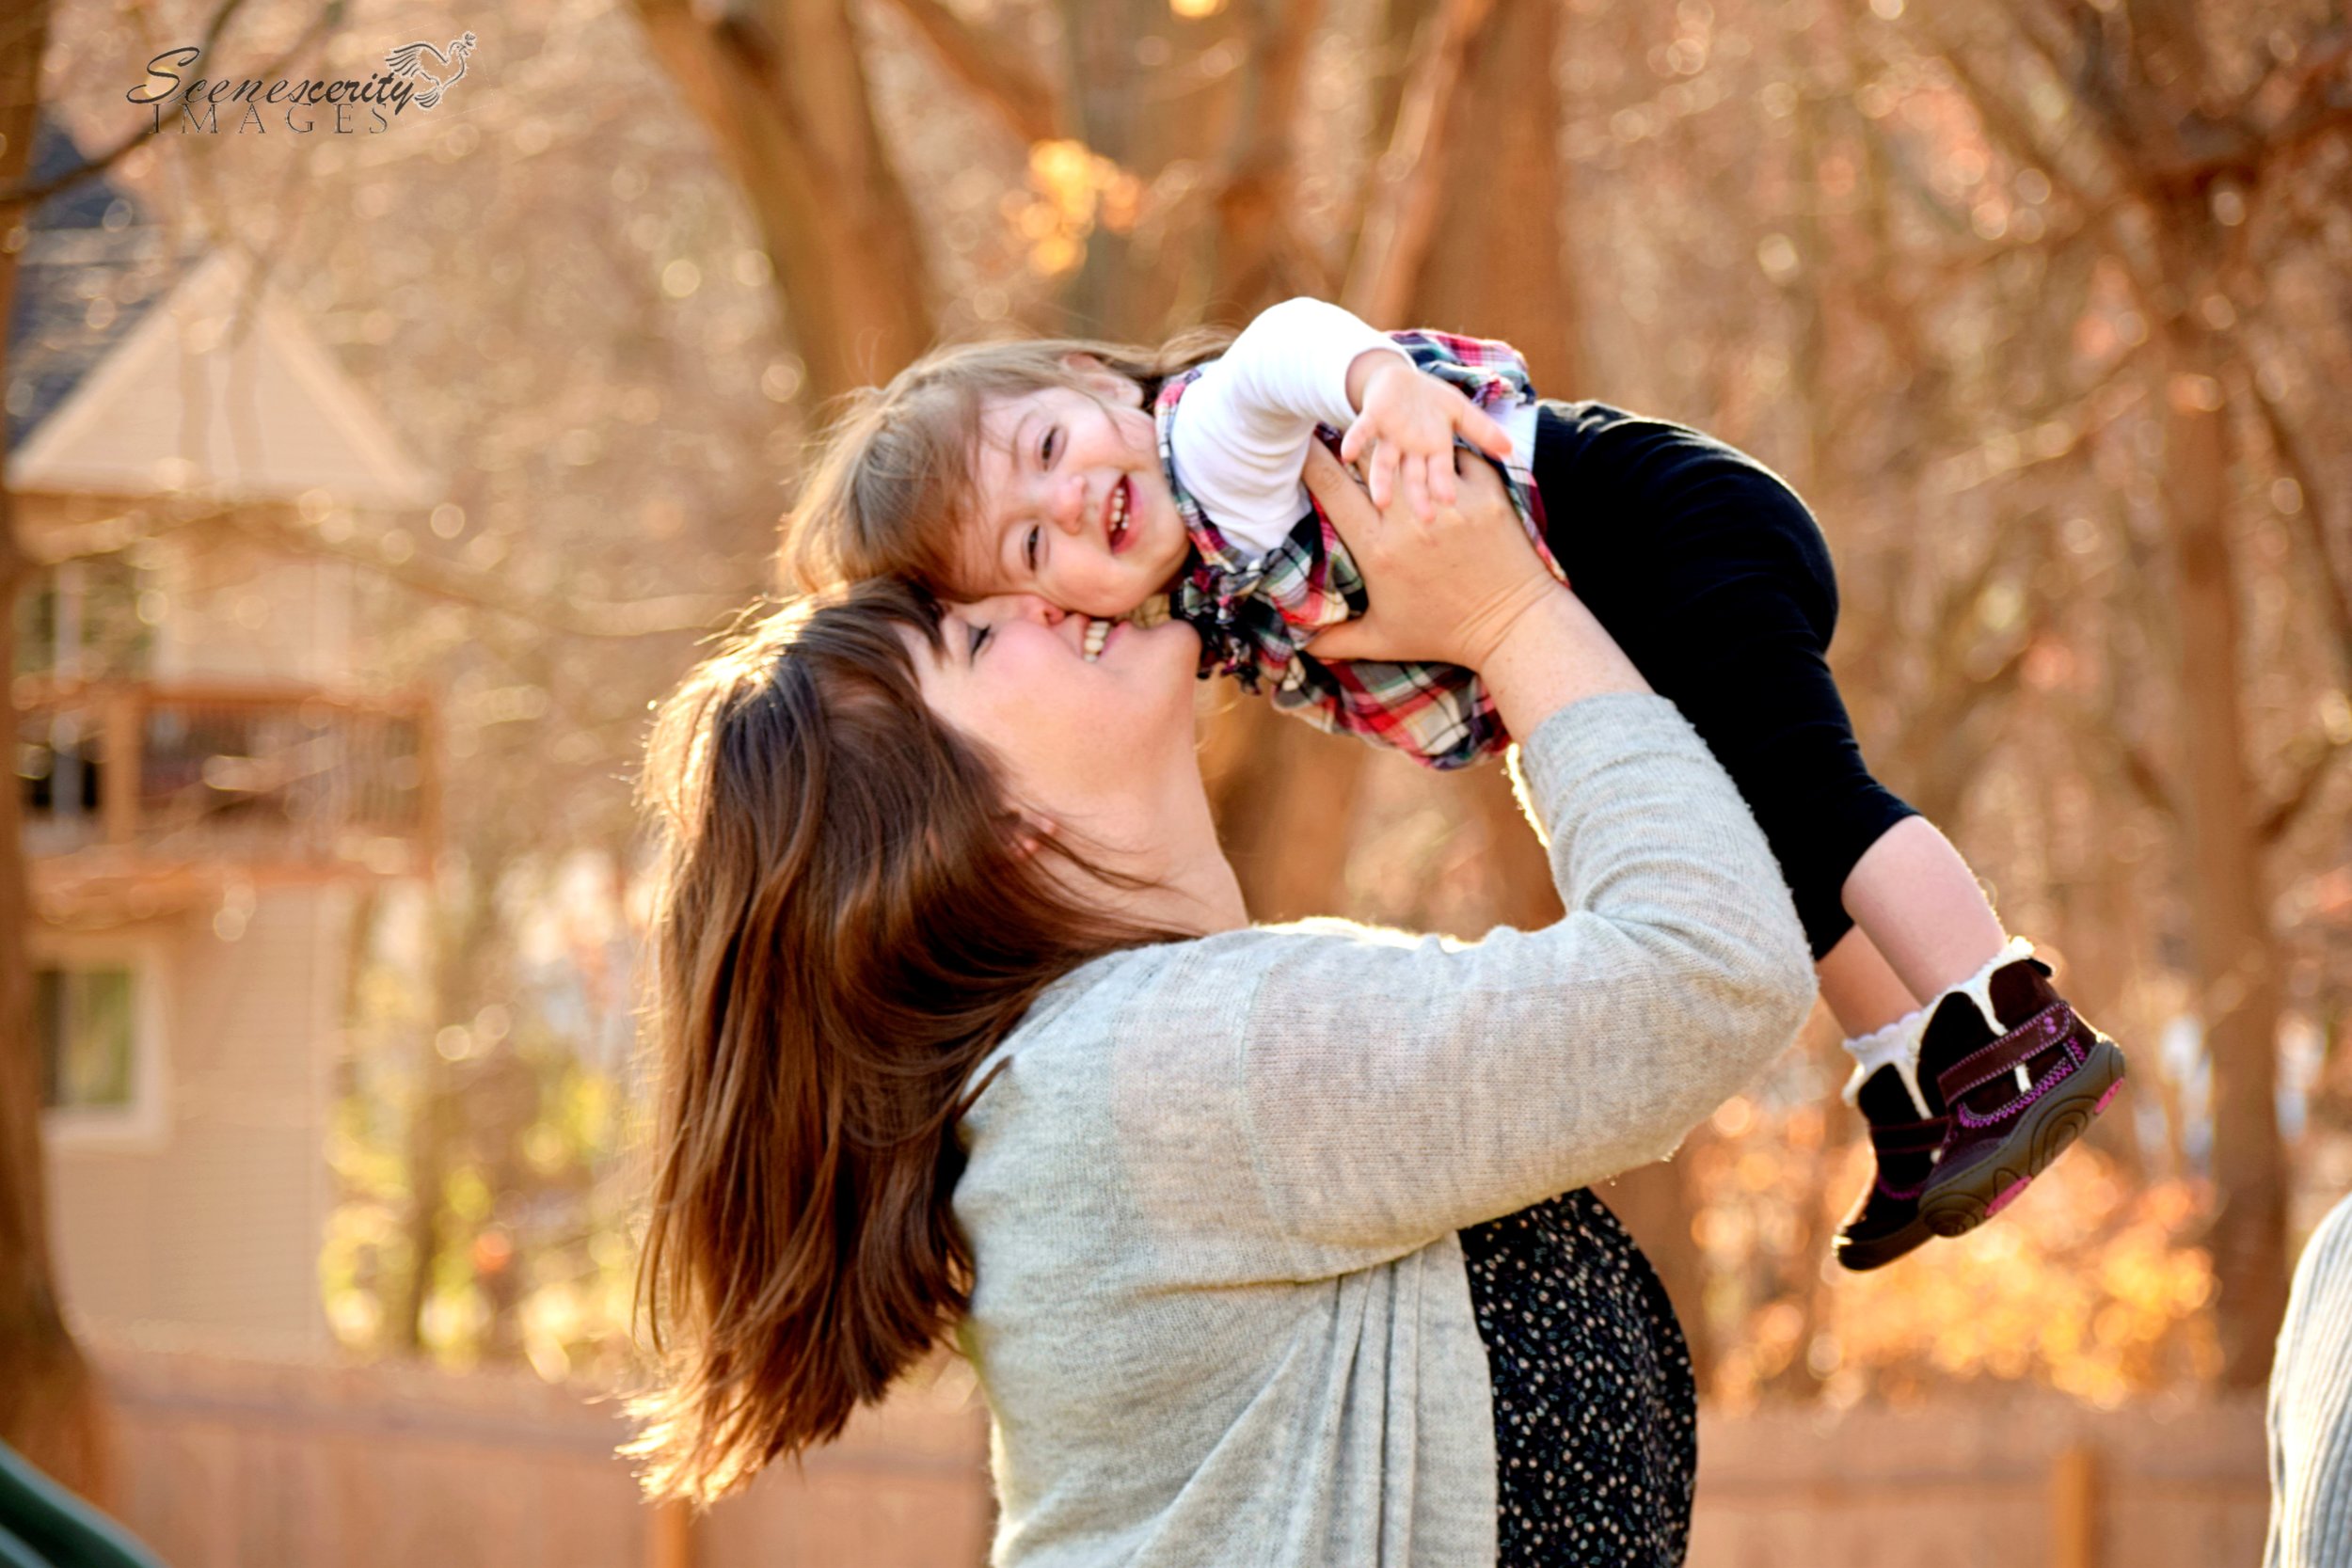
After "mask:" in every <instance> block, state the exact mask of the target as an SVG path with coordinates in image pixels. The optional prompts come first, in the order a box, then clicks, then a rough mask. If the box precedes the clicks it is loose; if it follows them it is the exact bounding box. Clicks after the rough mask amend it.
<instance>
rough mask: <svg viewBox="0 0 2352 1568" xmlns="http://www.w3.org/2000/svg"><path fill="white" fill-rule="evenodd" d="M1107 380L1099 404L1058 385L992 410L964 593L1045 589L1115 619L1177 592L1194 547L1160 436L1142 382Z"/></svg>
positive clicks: (986, 414) (994, 404)
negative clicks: (1172, 588)
mask: <svg viewBox="0 0 2352 1568" xmlns="http://www.w3.org/2000/svg"><path fill="white" fill-rule="evenodd" d="M1097 384H1098V387H1099V389H1100V390H1101V392H1102V394H1103V395H1102V397H1101V398H1099V399H1098V398H1094V397H1089V396H1088V395H1087V394H1086V393H1084V392H1080V391H1075V390H1073V389H1071V388H1063V387H1049V388H1045V389H1043V390H1041V391H1036V392H1026V393H1023V394H1022V395H1020V396H1018V397H1009V398H994V399H991V400H990V401H989V403H988V404H987V405H986V407H985V408H984V409H983V411H982V413H981V416H980V448H979V452H978V460H977V477H978V480H979V496H978V499H977V505H976V506H975V507H974V509H973V515H972V517H971V519H970V520H969V521H968V522H967V523H966V524H965V526H964V533H963V537H962V538H961V539H960V540H959V541H958V549H959V554H960V558H961V568H962V570H961V579H962V580H961V582H959V584H958V585H957V586H958V590H959V592H960V593H961V594H966V595H970V596H973V597H979V596H981V595H985V594H1039V595H1041V596H1042V597H1044V598H1045V599H1047V600H1049V601H1051V602H1052V603H1054V604H1056V605H1057V606H1059V607H1060V608H1061V609H1063V610H1077V611H1079V612H1080V613H1082V614H1086V615H1092V616H1099V617H1102V618H1104V619H1106V620H1110V619H1117V618H1118V617H1120V616H1122V615H1126V614H1128V613H1130V612H1132V611H1133V610H1135V609H1136V607H1137V606H1138V605H1140V604H1142V603H1143V602H1144V601H1145V600H1146V599H1149V598H1151V597H1152V595H1153V594H1160V593H1164V592H1166V590H1167V588H1168V582H1169V579H1170V578H1173V577H1174V576H1175V575H1176V569H1177V568H1178V567H1179V566H1181V565H1183V564H1184V555H1185V552H1186V550H1187V549H1188V548H1189V547H1190V542H1189V540H1188V539H1187V538H1186V536H1185V534H1184V519H1183V517H1181V516H1180V515H1178V514H1177V511H1176V499H1175V497H1174V496H1172V495H1170V494H1169V493H1168V480H1167V477H1166V476H1165V474H1163V472H1162V471H1161V468H1160V451H1159V437H1158V434H1157V431H1156V429H1155V427H1154V425H1153V423H1152V416H1151V415H1150V414H1149V413H1147V412H1146V411H1145V410H1144V408H1143V406H1142V404H1143V388H1140V387H1138V386H1137V385H1136V383H1135V382H1133V381H1131V380H1129V379H1128V378H1126V377H1125V376H1122V375H1115V374H1112V373H1110V372H1102V373H1101V375H1100V376H1099V377H1098V378H1097Z"/></svg>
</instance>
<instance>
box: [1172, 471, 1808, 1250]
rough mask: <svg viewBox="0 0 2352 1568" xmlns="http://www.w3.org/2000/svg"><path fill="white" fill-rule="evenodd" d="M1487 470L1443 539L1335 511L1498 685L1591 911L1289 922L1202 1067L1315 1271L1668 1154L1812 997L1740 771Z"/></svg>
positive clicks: (1408, 596) (1553, 835) (1567, 886)
mask: <svg viewBox="0 0 2352 1568" xmlns="http://www.w3.org/2000/svg"><path fill="white" fill-rule="evenodd" d="M1463 480H1464V483H1463V489H1464V499H1463V501H1462V503H1461V508H1460V509H1459V511H1460V513H1461V515H1458V516H1454V517H1453V518H1452V519H1451V520H1447V519H1443V518H1441V519H1440V521H1439V523H1438V525H1436V527H1435V530H1434V531H1431V532H1429V533H1427V534H1426V535H1423V534H1422V533H1420V532H1419V531H1417V530H1418V524H1417V523H1413V522H1410V521H1408V519H1409V512H1406V511H1405V510H1404V509H1402V508H1401V507H1398V506H1391V509H1390V513H1389V515H1388V517H1387V519H1385V521H1384V522H1383V523H1381V524H1378V525H1375V528H1374V529H1370V530H1368V529H1367V528H1366V526H1365V523H1366V519H1365V516H1364V515H1363V514H1362V512H1360V511H1355V510H1352V509H1351V508H1352V507H1353V506H1357V505H1365V506H1368V503H1362V502H1361V501H1360V497H1351V496H1343V495H1338V494H1336V493H1335V494H1333V495H1324V494H1323V492H1322V491H1321V490H1320V489H1319V490H1318V495H1319V496H1320V497H1321V498H1322V499H1324V500H1325V501H1326V504H1327V506H1328V505H1332V504H1333V503H1335V502H1336V503H1337V504H1338V505H1339V506H1340V508H1341V509H1342V510H1340V511H1338V512H1335V513H1334V517H1335V521H1337V522H1338V523H1339V525H1340V526H1341V528H1342V530H1343V531H1350V530H1351V529H1352V530H1353V531H1352V532H1349V545H1350V548H1351V549H1352V550H1356V551H1357V552H1358V553H1359V558H1367V557H1368V558H1369V562H1370V563H1369V564H1368V565H1367V568H1366V571H1367V577H1368V578H1370V579H1371V584H1372V594H1373V602H1374V604H1375V607H1384V608H1378V609H1376V612H1379V613H1384V614H1385V615H1386V616H1387V617H1388V621H1387V631H1388V632H1389V633H1391V634H1393V635H1395V636H1397V637H1400V638H1402V639H1405V640H1406V641H1415V640H1421V639H1432V640H1434V641H1433V642H1431V643H1427V644H1418V643H1417V645H1419V646H1425V650H1426V652H1427V653H1428V654H1429V656H1430V657H1452V658H1453V659H1454V661H1456V662H1462V663H1467V664H1470V665H1471V666H1472V667H1473V668H1477V669H1478V670H1479V671H1480V673H1481V674H1482V675H1485V676H1486V677H1487V678H1488V679H1489V680H1490V681H1492V682H1494V683H1495V686H1496V690H1497V697H1498V700H1499V701H1502V702H1503V703H1504V704H1505V705H1506V706H1505V717H1506V720H1507V721H1508V722H1510V723H1511V725H1512V727H1513V729H1514V732H1515V733H1517V734H1518V735H1521V736H1525V737H1526V738H1525V740H1524V743H1523V745H1522V747H1521V752H1520V759H1519V760H1520V766H1521V770H1522V774H1523V790H1524V795H1525V798H1526V799H1527V800H1528V802H1529V804H1530V805H1531V807H1532V808H1533V812H1534V816H1535V817H1536V819H1537V821H1538V823H1539V824H1540V825H1541V826H1542V827H1545V828H1548V829H1549V853H1550V863H1551V871H1552V879H1553V882H1554V885H1555V886H1556V887H1557V888H1558V889H1559V892H1560V896H1561V899H1562V901H1563V902H1564V903H1565V905H1566V907H1567V911H1568V913H1567V914H1566V916H1565V918H1564V919H1562V920H1560V921H1559V922H1557V923H1556V924H1554V925H1552V926H1549V927H1545V928H1544V929H1542V930H1539V931H1518V930H1513V929H1510V928H1508V927H1505V928H1502V929H1499V930H1497V931H1495V932H1493V933H1491V934H1490V935H1488V936H1487V937H1486V940H1484V941H1483V942H1477V943H1475V944H1471V945H1467V946H1465V945H1461V944H1457V943H1454V942H1447V941H1444V940H1441V939H1438V938H1426V937H1424V938H1406V937H1404V936H1401V935H1398V934H1394V933H1384V932H1377V931H1370V930H1364V929H1361V928H1358V927H1305V928H1299V929H1295V930H1292V931H1287V932H1279V933H1273V934H1272V936H1273V937H1274V938H1275V939H1276V940H1279V942H1281V944H1282V946H1281V951H1280V952H1279V953H1278V954H1277V956H1276V957H1275V958H1274V959H1273V961H1272V962H1271V964H1263V963H1262V964H1261V965H1260V966H1259V967H1258V968H1257V969H1256V971H1255V983H1254V990H1251V991H1250V993H1249V995H1248V998H1247V1001H1246V1007H1245V1011H1244V1012H1243V1013H1242V1015H1241V1016H1240V1017H1239V1018H1238V1020H1236V1021H1235V1026H1236V1027H1237V1030H1238V1034H1239V1048H1238V1050H1237V1051H1236V1052H1234V1053H1232V1056H1231V1057H1230V1058H1228V1059H1227V1060H1226V1061H1225V1062H1223V1063H1222V1064H1221V1065H1219V1064H1208V1063H1203V1064H1200V1067H1201V1068H1202V1069H1204V1070H1209V1071H1213V1072H1216V1073H1220V1074H1230V1077H1229V1078H1228V1079H1227V1085H1228V1087H1229V1090H1230V1091H1231V1092H1232V1093H1233V1094H1235V1095H1236V1096H1237V1100H1238V1117H1237V1119H1238V1121H1239V1123H1240V1131H1239V1132H1238V1134H1237V1141H1238V1143H1239V1145H1240V1148H1238V1150H1237V1151H1236V1152H1237V1153H1238V1155H1239V1156H1240V1157H1241V1158H1242V1159H1243V1160H1244V1161H1246V1163H1247V1168H1248V1172H1249V1176H1250V1181H1251V1185H1252V1186H1253V1187H1254V1188H1255V1196H1256V1197H1257V1199H1258V1200H1259V1203H1261V1204H1263V1213H1264V1215H1265V1223H1267V1224H1269V1225H1270V1226H1271V1227H1273V1228H1274V1229H1275V1230H1276V1231H1277V1232H1278V1233H1279V1235H1280V1236H1282V1237H1283V1238H1285V1239H1287V1240H1288V1241H1290V1242H1291V1243H1295V1244H1296V1245H1297V1246H1298V1247H1299V1248H1300V1249H1301V1250H1300V1254H1299V1257H1298V1260H1297V1264H1296V1266H1297V1267H1298V1268H1299V1269H1301V1270H1305V1271H1308V1272H1309V1273H1310V1274H1319V1273H1325V1272H1338V1271H1343V1270H1345V1269H1348V1268H1355V1267H1361V1266H1363V1265H1364V1263H1365V1262H1366V1261H1368V1260H1370V1259H1372V1258H1376V1257H1378V1256H1393V1255H1395V1254H1397V1253H1400V1252H1403V1251H1407V1250H1410V1249H1412V1248H1414V1247H1418V1246H1421V1245H1422V1244H1425V1243H1427V1242H1429V1241H1431V1240H1433V1239H1435V1238H1436V1237H1437V1236H1438V1235H1441V1234H1442V1233H1444V1232H1445V1231H1447V1230H1450V1229H1454V1228H1457V1227H1461V1226H1464V1225H1470V1224H1474V1223H1476V1222H1478V1221H1481V1220H1485V1219H1490V1218H1493V1217H1495V1216H1497V1215H1500V1214H1504V1213H1508V1212H1512V1211H1513V1210H1516V1209H1518V1208H1522V1207H1524V1206H1526V1205H1527V1204H1529V1203H1532V1202H1534V1201H1536V1200H1538V1199H1540V1198H1543V1197H1546V1196H1550V1195H1551V1194H1554V1193H1558V1192H1561V1191H1565V1190H1566V1189H1568V1188H1571V1187H1575V1186H1578V1185H1581V1184H1582V1183H1585V1182H1589V1181H1594V1180H1599V1179H1601V1178H1603V1177H1606V1176H1611V1175H1614V1174H1615V1173H1617V1172H1619V1171H1622V1170H1625V1169H1628V1168H1629V1167H1631V1166H1633V1165H1637V1164H1644V1163H1645V1162H1647V1161H1650V1160H1654V1159H1658V1158H1661V1157H1662V1156H1664V1155H1665V1154H1666V1153H1668V1152H1670V1151H1671V1150H1672V1149H1673V1148H1674V1147H1675V1146H1676V1145H1677V1143H1678V1142H1679V1141H1680V1139H1681V1137H1682V1136H1683V1134H1684V1133H1685V1132H1688V1130H1689V1129H1690V1128H1691V1127H1692V1125H1693V1124H1694V1123H1695V1122H1697V1121H1698V1120H1699V1119H1701V1118H1702V1117H1705V1116H1707V1115H1708V1113H1709V1112H1711V1111H1712V1110H1713V1109H1714V1107H1715V1106H1716V1105H1717V1104H1719V1103H1720V1102H1721V1101H1723V1100H1724V1098H1725V1097H1726V1096H1728V1095H1730V1094H1731V1093H1733V1092H1734V1091H1735V1090H1736V1089H1738V1088H1739V1086H1740V1085H1741V1084H1742V1083H1744V1082H1746V1081H1747V1080H1748V1079H1749V1078H1750V1077H1751V1076H1753V1074H1754V1073H1755V1072H1756V1070H1757V1069H1760V1068H1761V1067H1762V1066H1763V1065H1764V1064H1765V1063H1766V1062H1768V1061H1769V1060H1770V1059H1771V1058H1772V1056H1774V1055H1776V1054H1777V1053H1779V1052H1780V1051H1781V1049H1782V1048H1783V1047H1785V1046H1786V1045H1787V1043H1788V1039H1789V1037H1791V1036H1792V1035H1793V1034H1794V1033H1795V1031H1796V1029H1797V1027H1798V1025H1799V1024H1800V1023H1802V1022H1803V1021H1804V1016H1805V1013H1806V1011H1807V1010H1808V1009H1809V1007H1810V1006H1811V1005H1812V1000H1813V994H1814V981H1813V970H1812V963H1811V955H1810V953H1809V951H1808V950H1807V948H1806V945H1805V941H1804V932H1803V930H1802V929H1801V927H1799V926H1798V924H1797V920H1796V914H1795V911H1794V909H1793V907H1792V905H1791V903H1790V901H1789V897H1788V890H1787V888H1786V887H1785V886H1784V885H1783V883H1782V881H1781V878H1780V872H1779V868H1778V866H1777V864H1776V863H1774V861H1773V859H1772V852H1771V850H1770V849H1769V847H1767V846H1766V844H1765V842H1764V838H1763V835H1762V833H1761V832H1759V831H1758V830H1757V829H1756V823H1755V820H1754V818H1753V817H1752V816H1750V815H1749V812H1748V809H1747V806H1746V804H1745V803H1744V802H1743V801H1742V800H1740V797H1739V795H1738V793H1737V792H1736V791H1735V790H1734V789H1733V787H1732V784H1731V781H1730V780H1729V778H1728V777H1726V776H1725V775H1724V771H1723V769H1722V768H1721V767H1720V766H1719V765H1718V764H1717V763H1716V762H1715V760H1714V758H1713V756H1712V755H1711V754H1710V753H1709V752H1708V750H1707V748H1706V746H1705V744H1704V743H1703V742H1701V741H1700V740H1699V738H1698V736H1696V734H1694V733H1693V732H1692V729H1691V727H1690V726H1689V724H1688V723H1686V722H1685V721H1683V719H1682V718H1681V716H1680V714H1679V713H1677V711H1676V709H1675V708H1674V705H1672V704H1670V703H1668V702H1666V701H1665V700H1664V699H1662V698H1660V697H1657V696H1654V695H1651V694H1649V693H1648V692H1647V690H1646V688H1645V686H1644V684H1643V683H1642V681H1641V677H1640V675H1639V673H1638V672H1635V671H1634V670H1633V669H1632V667H1631V665H1630V664H1629V662H1628V661H1627V660H1626V659H1625V657H1624V655H1623V654H1622V653H1621V652H1619V651H1617V649H1616V648H1615V645H1614V643H1613V641H1612V640H1611V639H1610V638H1609V636H1608V634H1607V633H1606V632H1605V631H1603V630H1601V628H1600V627H1599V626H1598V625H1597V623H1595V622H1594V621H1593V619H1592V617H1591V616H1590V614H1589V613H1586V612H1585V611H1584V610H1582V607H1581V605H1579V604H1577V603H1576V602H1575V600H1574V597H1573V595H1571V594H1568V593H1567V591H1566V590H1565V589H1564V588H1562V587H1561V586H1560V585H1559V584H1558V583H1557V582H1555V581H1553V580H1552V579H1551V578H1550V577H1549V574H1548V573H1545V572H1543V570H1542V566H1541V563H1540V562H1536V561H1535V559H1534V552H1533V550H1532V549H1531V548H1530V547H1529V546H1528V544H1527V542H1526V539H1525V536H1524V535H1523V534H1521V533H1518V531H1517V523H1516V520H1515V519H1512V518H1511V517H1510V515H1509V509H1508V507H1507V505H1500V504H1499V488H1497V489H1489V488H1488V486H1489V485H1491V484H1493V483H1494V482H1492V481H1491V479H1487V480H1486V481H1483V482H1482V480H1481V479H1480V478H1479V477H1478V476H1477V475H1476V474H1475V473H1473V472H1470V471H1468V470H1466V471H1465V472H1464V474H1463ZM1312 482H1313V481H1312V475H1311V483H1312ZM1343 483H1345V481H1344V480H1343ZM1490 509H1491V510H1490ZM1498 514H1499V515H1498ZM1381 528H1385V529H1386V530H1387V532H1386V533H1385V534H1383V533H1381V532H1380V531H1379V529H1381ZM1482 530H1483V532H1482ZM1498 540H1500V541H1508V542H1510V543H1512V544H1513V545H1514V546H1515V547H1516V549H1517V551H1518V554H1519V555H1520V556H1522V557H1524V558H1525V562H1526V563H1527V565H1528V566H1529V567H1532V568H1533V574H1532V577H1530V576H1527V575H1525V574H1521V573H1520V569H1519V568H1518V566H1517V565H1516V564H1514V563H1513V562H1512V561H1511V558H1510V557H1508V556H1507V555H1506V554H1503V553H1502V552H1500V550H1499V546H1497V545H1496V542H1497V541H1498ZM1489 551H1491V552H1492V553H1487V552H1489ZM1383 573H1385V574H1386V575H1382V574H1383ZM1515 574H1519V575H1515ZM1538 579H1539V580H1540V584H1541V592H1540V593H1536V592H1532V591H1530V589H1529V588H1528V583H1529V582H1530V581H1534V580H1538ZM1263 935H1264V934H1262V939H1263ZM1200 961H1201V962H1204V963H1206V962H1215V961H1216V958H1215V955H1214V954H1213V953H1212V952H1210V951H1209V950H1207V949H1205V948H1204V950H1203V952H1202V954H1201V957H1200ZM1205 978H1206V977H1205V976H1204V977H1203V979H1204V980H1205ZM1178 989H1183V986H1182V985H1180V986H1179V988H1178ZM1229 1016H1230V1015H1229ZM1205 1022H1206V1021H1203V1023H1204V1026H1205ZM1172 1066H1173V1064H1172V1063H1168V1062H1163V1063H1162V1064H1161V1069H1162V1070H1165V1069H1168V1068H1169V1067H1172ZM1202 1087H1204V1088H1205V1087H1207V1085H1202ZM1318 1249H1321V1250H1318Z"/></svg>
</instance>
